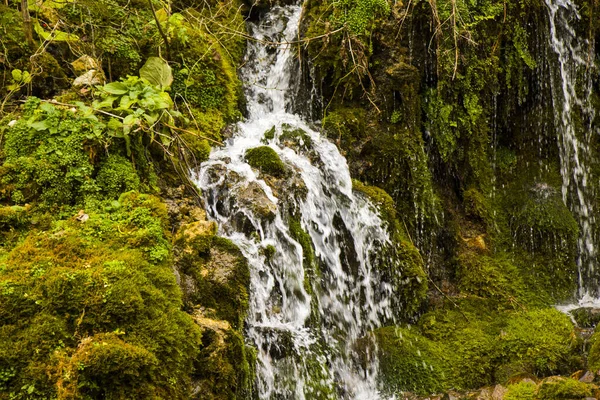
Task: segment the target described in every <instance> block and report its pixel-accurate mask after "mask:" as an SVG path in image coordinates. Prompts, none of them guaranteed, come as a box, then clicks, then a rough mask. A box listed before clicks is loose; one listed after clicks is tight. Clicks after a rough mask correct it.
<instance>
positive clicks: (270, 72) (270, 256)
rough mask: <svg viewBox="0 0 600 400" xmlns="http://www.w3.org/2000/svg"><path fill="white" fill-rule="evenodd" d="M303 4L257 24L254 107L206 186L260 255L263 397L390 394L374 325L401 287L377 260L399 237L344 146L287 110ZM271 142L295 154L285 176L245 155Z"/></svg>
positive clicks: (231, 232)
mask: <svg viewBox="0 0 600 400" xmlns="http://www.w3.org/2000/svg"><path fill="white" fill-rule="evenodd" d="M300 14H301V7H300V6H297V5H291V6H285V7H279V6H275V7H273V8H272V9H271V10H270V11H269V13H267V14H266V15H265V16H264V17H263V18H262V19H261V20H260V21H259V22H257V23H250V24H249V29H250V31H251V33H252V35H253V37H254V39H255V40H254V41H251V42H250V43H249V47H248V52H247V57H246V61H247V63H246V65H245V66H244V68H243V69H242V79H243V81H244V82H245V90H246V95H247V100H248V110H249V117H248V119H247V120H246V121H245V122H242V123H239V124H238V126H237V132H236V134H235V135H234V137H233V138H231V139H229V140H228V142H227V144H226V146H225V147H223V148H221V149H215V150H214V151H213V152H212V154H211V156H210V159H209V161H207V162H205V163H204V164H203V165H202V167H201V171H200V175H199V178H198V185H199V186H200V187H201V188H202V190H203V193H204V195H205V201H206V207H207V210H208V213H209V215H210V216H211V217H212V218H213V219H215V220H216V221H217V222H218V224H219V229H220V234H221V235H223V236H226V237H228V238H230V239H231V240H232V241H234V242H235V243H236V244H237V245H238V246H239V247H240V249H241V250H242V252H243V253H244V255H245V256H246V258H247V259H248V261H249V264H250V269H251V287H250V310H249V313H248V317H247V319H246V336H247V339H248V340H249V341H250V342H251V343H252V344H253V345H254V346H255V347H256V348H257V351H258V362H257V380H256V390H257V392H258V393H257V394H258V397H259V398H261V399H314V398H320V399H324V398H343V399H378V398H380V397H381V396H380V394H379V393H378V390H377V384H376V382H377V370H378V367H377V358H376V356H375V353H376V346H375V344H374V343H373V341H372V340H371V339H370V335H369V332H370V331H372V330H373V329H374V328H377V327H379V326H381V324H382V323H383V322H384V321H389V320H391V319H393V315H392V304H391V303H390V300H388V299H390V298H392V296H391V290H392V289H391V286H390V285H388V284H386V283H383V282H382V280H381V279H380V277H379V274H378V268H377V263H378V262H380V261H381V260H380V259H379V258H380V257H381V254H385V252H382V251H381V250H382V248H384V247H385V246H387V245H389V242H390V241H389V238H388V233H387V231H386V229H385V224H384V223H383V222H382V220H381V219H380V218H379V216H378V214H377V212H376V210H375V209H374V208H373V206H372V205H370V203H369V202H368V201H367V200H366V199H365V198H363V197H362V196H360V195H356V194H355V193H353V191H352V181H351V178H350V174H349V171H348V166H347V164H346V161H345V159H344V158H343V157H342V156H341V155H340V153H339V152H338V150H337V148H336V146H335V145H333V144H332V143H330V142H329V141H327V140H326V139H324V138H322V137H320V136H319V134H318V133H317V132H315V131H314V130H312V129H311V128H310V127H309V126H308V124H307V123H305V122H304V121H302V119H301V118H300V117H299V116H297V115H292V114H290V113H288V112H287V111H286V108H288V107H289V105H290V100H291V99H290V98H289V96H290V95H291V93H293V91H292V90H290V89H291V88H290V77H291V75H292V74H294V73H296V71H294V63H293V61H294V53H293V51H292V50H293V49H292V46H291V45H290V44H289V42H292V41H294V40H295V39H296V35H297V32H298V31H297V29H298V24H299V18H300ZM273 42H278V43H281V45H279V46H269V45H267V44H266V43H273ZM285 43H288V44H287V45H286V44H285ZM260 146H268V147H269V148H270V149H272V150H274V151H275V152H276V153H277V155H278V156H279V157H280V158H281V160H282V161H283V162H284V164H285V169H286V170H287V172H286V173H285V175H284V176H283V177H279V178H277V177H273V176H268V175H262V174H260V173H259V172H257V171H256V170H255V169H253V168H252V167H251V166H250V165H249V164H248V163H247V162H246V161H245V158H246V157H245V154H246V151H247V150H248V149H252V148H256V147H260ZM313 252H314V254H313Z"/></svg>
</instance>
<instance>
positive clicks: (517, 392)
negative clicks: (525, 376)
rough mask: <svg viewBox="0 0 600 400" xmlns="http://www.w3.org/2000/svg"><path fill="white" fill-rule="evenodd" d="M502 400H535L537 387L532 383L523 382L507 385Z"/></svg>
mask: <svg viewBox="0 0 600 400" xmlns="http://www.w3.org/2000/svg"><path fill="white" fill-rule="evenodd" d="M506 389H507V391H506V394H505V395H504V400H535V399H536V397H535V396H536V393H537V385H536V384H535V382H533V381H523V382H519V383H515V384H513V385H508V387H507V388H506Z"/></svg>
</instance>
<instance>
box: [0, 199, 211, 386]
mask: <svg viewBox="0 0 600 400" xmlns="http://www.w3.org/2000/svg"><path fill="white" fill-rule="evenodd" d="M110 210H111V211H108V212H107V211H104V210H99V211H93V210H89V211H88V214H87V215H88V219H87V220H86V221H85V222H80V221H78V220H77V219H75V218H72V219H68V220H60V221H56V222H55V223H54V224H53V226H52V227H51V229H50V230H47V231H40V230H32V231H30V232H29V234H28V235H27V237H26V238H25V239H24V240H23V241H22V242H21V243H20V244H18V245H17V246H16V247H15V248H14V249H12V250H11V252H10V253H9V254H8V256H7V257H6V258H4V259H3V260H2V262H1V265H0V326H1V327H2V328H1V329H0V343H2V346H1V348H2V350H0V369H5V368H8V367H12V368H14V369H15V371H16V372H15V374H14V376H13V377H12V378H11V379H10V381H7V382H5V383H4V385H5V387H8V388H9V391H10V392H14V393H15V395H19V396H20V395H22V393H24V392H27V391H28V390H29V389H28V387H29V386H30V385H34V386H35V390H38V391H39V395H40V396H42V397H46V398H52V397H56V396H57V395H58V396H67V397H68V396H72V397H75V398H78V397H82V398H84V397H94V398H95V397H110V398H122V397H139V396H141V397H147V395H148V396H149V395H150V394H151V395H152V396H159V397H169V398H187V394H188V392H189V390H190V384H191V372H192V371H193V362H194V359H195V357H196V356H197V355H198V351H199V348H200V344H201V342H200V338H201V335H200V330H199V328H198V327H197V326H196V325H195V324H194V322H193V321H192V319H191V318H190V316H189V315H187V314H185V313H183V312H182V311H181V305H182V300H181V292H180V289H179V287H178V286H177V284H176V282H175V278H174V276H173V273H172V270H171V267H170V265H169V262H168V261H169V258H170V240H169V239H168V235H169V234H168V231H167V230H166V222H167V214H166V207H165V205H164V204H163V203H162V202H161V201H160V200H158V199H157V198H154V197H152V196H146V195H140V194H137V193H127V194H124V195H122V196H121V197H120V199H119V207H110ZM113 375H118V376H113ZM111 376H112V378H110V377H111ZM109 379H112V381H111V382H112V383H111V384H107V382H108V380H109ZM174 380H175V381H177V382H179V383H178V385H173V384H172V382H173V381H174ZM115 382H118V384H115ZM32 390H33V389H32Z"/></svg>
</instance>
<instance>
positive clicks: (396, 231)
mask: <svg viewBox="0 0 600 400" xmlns="http://www.w3.org/2000/svg"><path fill="white" fill-rule="evenodd" d="M352 189H353V190H354V191H356V192H359V193H362V194H363V195H364V196H366V197H367V199H368V200H370V201H371V202H372V203H373V204H374V205H375V206H376V207H377V209H378V211H379V213H380V216H381V217H382V219H383V221H384V222H385V224H386V226H387V228H388V230H389V232H390V237H391V238H392V244H390V245H389V246H387V247H385V248H384V249H383V251H382V255H381V257H380V258H379V263H378V268H379V270H380V271H381V272H382V275H383V277H384V279H386V280H387V281H389V282H390V283H391V284H392V285H393V288H394V293H395V294H396V296H395V299H394V302H395V303H396V304H395V306H396V307H398V311H399V313H400V314H401V315H403V316H404V317H405V318H408V317H409V316H411V315H413V314H414V313H416V312H417V311H418V310H419V309H420V307H421V303H422V301H423V300H424V299H425V298H426V296H427V287H428V286H427V278H428V277H427V274H426V273H425V265H424V262H423V258H422V257H421V254H420V253H419V250H418V249H417V248H416V247H415V246H414V244H413V243H412V242H411V241H410V240H409V236H408V234H407V232H406V230H405V228H404V227H403V226H402V225H401V224H400V222H399V221H398V218H397V216H398V214H397V212H396V206H395V203H394V200H393V199H392V198H391V197H390V195H389V194H387V192H386V191H385V190H383V189H381V188H378V187H376V186H367V185H365V184H363V183H361V182H359V181H357V180H353V181H352Z"/></svg>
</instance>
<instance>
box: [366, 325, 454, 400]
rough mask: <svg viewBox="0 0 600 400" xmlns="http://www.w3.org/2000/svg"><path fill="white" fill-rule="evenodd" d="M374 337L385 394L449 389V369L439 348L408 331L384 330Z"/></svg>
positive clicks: (425, 392) (415, 333)
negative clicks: (386, 392)
mask: <svg viewBox="0 0 600 400" xmlns="http://www.w3.org/2000/svg"><path fill="white" fill-rule="evenodd" d="M375 336H376V338H377V343H378V349H379V362H380V376H379V378H380V380H381V382H382V384H383V387H384V388H385V390H386V391H388V392H389V393H400V392H403V391H411V392H415V393H419V394H431V393H437V392H440V391H442V390H444V389H445V388H446V387H447V380H448V378H449V376H448V367H449V365H448V364H447V361H446V356H445V354H444V348H443V347H442V346H441V345H440V344H438V343H436V342H434V341H431V340H428V339H426V338H424V337H422V336H420V335H419V334H418V333H417V332H413V330H411V329H406V328H395V327H387V328H381V329H378V330H376V331H375Z"/></svg>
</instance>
